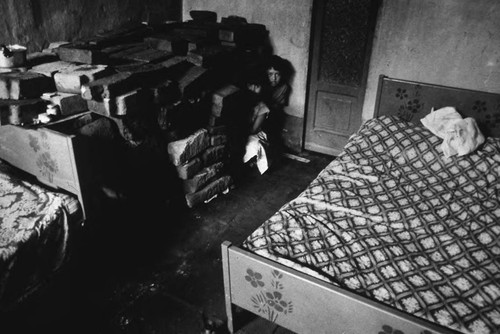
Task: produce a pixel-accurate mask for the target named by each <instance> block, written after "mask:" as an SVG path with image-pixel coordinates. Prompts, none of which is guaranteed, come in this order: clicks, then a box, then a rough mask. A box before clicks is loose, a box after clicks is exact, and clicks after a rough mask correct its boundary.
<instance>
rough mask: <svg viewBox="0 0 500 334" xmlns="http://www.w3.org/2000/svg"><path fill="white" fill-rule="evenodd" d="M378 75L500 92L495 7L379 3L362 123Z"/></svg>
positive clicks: (483, 3) (369, 112) (498, 6)
mask: <svg viewBox="0 0 500 334" xmlns="http://www.w3.org/2000/svg"><path fill="white" fill-rule="evenodd" d="M380 74H384V75H387V76H389V77H394V78H398V79H407V80H414V81H422V82H427V83H433V84H440V85H447V86H454V87H460V88H468V89H475V90H481V91H487V92H494V93H500V2H499V1H498V0H475V1H466V0H384V1H383V4H382V7H381V9H380V12H379V16H378V21H377V27H376V31H375V39H374V44H373V49H372V55H371V60H370V70H369V74H368V82H367V90H366V94H365V101H364V105H363V116H362V117H363V120H367V119H370V118H372V117H373V115H374V105H375V99H376V92H377V84H378V77H379V75H380ZM429 111H430V110H429Z"/></svg>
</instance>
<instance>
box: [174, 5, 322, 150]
mask: <svg viewBox="0 0 500 334" xmlns="http://www.w3.org/2000/svg"><path fill="white" fill-rule="evenodd" d="M312 2H313V1H312V0H305V1H303V0H301V1H290V0H211V1H205V0H183V9H182V13H183V14H182V18H183V20H190V19H191V17H190V15H189V12H190V11H191V10H210V11H213V12H216V13H217V18H218V21H220V19H221V18H222V17H227V16H229V15H236V16H241V17H244V18H246V20H247V21H248V22H249V23H260V24H264V25H266V27H267V29H268V30H269V38H270V42H271V46H272V48H273V53H274V54H276V55H278V56H280V57H283V58H285V59H286V60H288V61H290V63H291V64H292V66H293V68H294V71H295V74H294V76H293V77H292V80H291V82H290V84H291V87H292V94H291V95H290V101H289V106H288V107H287V108H286V109H285V112H286V114H287V115H288V116H289V117H288V120H287V123H286V124H285V129H284V132H285V133H284V138H285V141H286V144H287V146H289V147H291V148H294V149H298V148H300V146H301V141H302V129H303V119H304V113H305V106H306V88H307V70H308V62H309V41H310V32H311V16H312Z"/></svg>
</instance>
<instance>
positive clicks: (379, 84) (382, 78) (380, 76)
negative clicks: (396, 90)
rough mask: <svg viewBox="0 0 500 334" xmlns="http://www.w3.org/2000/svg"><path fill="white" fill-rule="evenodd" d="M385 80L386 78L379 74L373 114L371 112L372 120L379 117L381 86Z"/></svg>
mask: <svg viewBox="0 0 500 334" xmlns="http://www.w3.org/2000/svg"><path fill="white" fill-rule="evenodd" d="M385 78H387V76H385V75H383V74H380V75H379V76H378V85H377V95H376V97H375V108H374V112H373V117H374V118H376V117H378V116H379V107H380V99H381V97H382V85H383V83H384V79H385Z"/></svg>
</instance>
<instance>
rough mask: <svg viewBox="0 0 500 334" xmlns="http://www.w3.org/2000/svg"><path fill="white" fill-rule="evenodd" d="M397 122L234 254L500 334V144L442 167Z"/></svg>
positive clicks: (367, 132)
mask: <svg viewBox="0 0 500 334" xmlns="http://www.w3.org/2000/svg"><path fill="white" fill-rule="evenodd" d="M440 143H441V139H439V138H438V137H435V136H434V135H432V134H431V133H430V132H429V131H427V130H425V129H424V128H422V127H418V126H415V125H411V124H409V123H406V122H402V121H400V120H398V119H397V118H391V117H381V118H378V119H372V120H370V121H368V122H366V123H365V124H364V125H363V126H362V127H361V129H360V130H359V131H358V133H356V134H355V135H353V136H352V137H351V138H350V140H349V142H348V144H347V145H346V147H345V149H344V151H343V152H342V154H341V155H339V157H338V158H337V159H335V160H334V161H332V163H330V164H329V166H327V167H326V168H325V169H324V170H323V171H322V172H321V173H320V174H319V176H318V177H317V178H316V179H315V180H314V181H313V182H312V183H311V184H310V185H309V186H308V188H307V189H306V190H305V191H304V192H303V193H302V194H301V195H299V196H298V197H297V198H296V199H295V200H293V201H291V202H289V203H288V204H286V205H284V206H283V207H282V208H281V209H280V210H279V211H278V212H277V213H276V214H274V215H273V216H272V217H271V218H270V219H269V220H267V221H266V222H265V223H264V224H263V225H261V226H260V227H259V228H258V229H257V230H256V231H255V232H254V233H252V234H251V235H250V236H249V237H248V238H247V239H246V241H245V242H244V244H243V247H244V248H246V249H249V250H251V251H253V252H256V253H258V254H260V255H262V256H264V257H267V258H270V259H273V260H276V261H278V262H281V263H284V264H285V265H288V266H292V267H295V268H297V269H298V270H301V271H303V272H306V273H310V274H311V273H312V274H314V275H315V276H317V277H320V278H322V279H325V280H328V281H331V282H333V283H335V284H338V285H340V286H342V287H345V288H347V289H352V290H354V291H356V292H358V293H361V294H363V295H366V296H369V297H371V298H374V299H376V300H379V301H381V302H383V303H386V304H389V305H392V306H394V307H396V308H398V309H400V310H403V311H406V312H408V313H411V314H413V315H416V316H419V317H422V318H425V319H427V320H430V321H432V322H435V323H438V324H441V325H444V326H447V327H449V328H452V329H455V330H458V331H461V332H464V333H469V332H470V333H499V332H500V204H499V190H500V184H499V180H500V178H499V177H500V139H498V138H488V139H487V141H486V143H485V144H484V146H483V147H481V148H480V149H479V150H478V151H476V152H475V153H472V154H470V155H467V156H464V157H454V158H449V159H446V158H444V157H443V154H442V152H441V151H440V148H439V144H440Z"/></svg>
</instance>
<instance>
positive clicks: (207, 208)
mask: <svg viewBox="0 0 500 334" xmlns="http://www.w3.org/2000/svg"><path fill="white" fill-rule="evenodd" d="M302 156H303V157H305V158H307V159H309V160H310V162H309V163H303V162H300V161H296V160H293V159H288V158H281V159H280V160H279V161H278V162H277V163H276V165H275V166H274V167H273V169H272V170H270V171H269V173H266V174H264V175H262V176H261V175H258V173H250V174H249V175H248V177H242V178H240V179H238V182H237V183H236V186H235V188H234V189H232V190H231V191H230V192H229V194H227V195H221V196H218V197H217V198H215V199H214V200H212V201H211V202H209V203H207V204H203V205H200V206H198V207H195V208H193V209H188V208H187V207H186V206H185V205H183V203H182V202H179V201H175V200H174V201H171V202H168V203H167V202H164V203H154V202H155V201H150V200H148V201H142V203H141V201H136V202H132V203H131V202H110V203H108V204H107V205H106V207H107V210H106V212H104V214H103V217H105V218H104V219H102V220H101V221H99V222H94V223H93V224H92V225H90V226H87V229H86V233H85V235H84V236H83V238H82V240H81V244H80V245H79V247H78V251H77V252H76V253H75V254H74V256H73V258H72V259H71V261H70V262H69V263H68V265H67V266H66V267H65V270H63V271H62V272H61V273H60V274H59V275H58V277H56V279H54V280H53V281H52V282H51V284H49V286H48V288H47V289H44V290H43V292H41V293H39V294H38V295H37V296H35V297H34V298H32V299H31V300H30V301H29V302H28V303H26V305H23V306H22V307H20V308H19V309H18V310H16V312H13V313H12V314H9V315H8V317H7V318H6V319H5V320H4V321H2V325H1V326H2V328H3V329H5V331H4V330H2V331H1V332H2V333H33V332H35V331H38V332H39V331H42V332H45V333H120V334H121V333H126V334H129V333H130V334H136V333H137V334H142V333H175V334H182V333H186V334H191V333H210V331H205V328H206V327H207V324H208V323H210V324H211V326H212V327H214V328H215V327H217V328H218V329H217V330H215V331H214V332H213V333H226V332H227V330H226V329H225V323H224V322H225V320H226V315H225V304H224V289H223V279H222V265H221V255H220V244H221V243H222V242H223V241H224V240H228V241H231V242H232V243H234V244H239V243H241V242H242V241H243V240H244V239H245V238H246V236H248V235H249V234H250V233H251V232H253V231H254V230H255V229H256V228H257V227H258V226H259V225H260V224H262V223H263V222H264V220H265V219H267V218H269V217H270V216H271V215H272V214H273V213H274V212H276V211H277V210H278V209H279V208H280V207H281V206H282V205H283V204H285V203H286V202H288V201H289V200H291V199H293V198H295V197H296V196H297V195H298V194H299V193H300V192H301V191H302V190H303V189H304V188H305V187H306V186H307V185H308V184H309V183H310V182H311V181H312V180H313V179H314V178H315V177H316V175H317V174H318V173H319V171H321V170H322V169H323V168H324V167H325V166H326V165H327V164H328V163H329V162H330V161H331V160H332V157H328V156H323V155H317V154H312V153H304V154H303V155H302ZM239 333H241V334H243V333H289V332H287V331H286V330H283V329H280V328H278V327H277V326H275V325H273V324H270V323H268V322H267V321H266V320H263V319H257V320H255V321H252V322H251V323H249V324H248V326H246V327H244V328H243V329H242V330H240V331H239Z"/></svg>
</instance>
